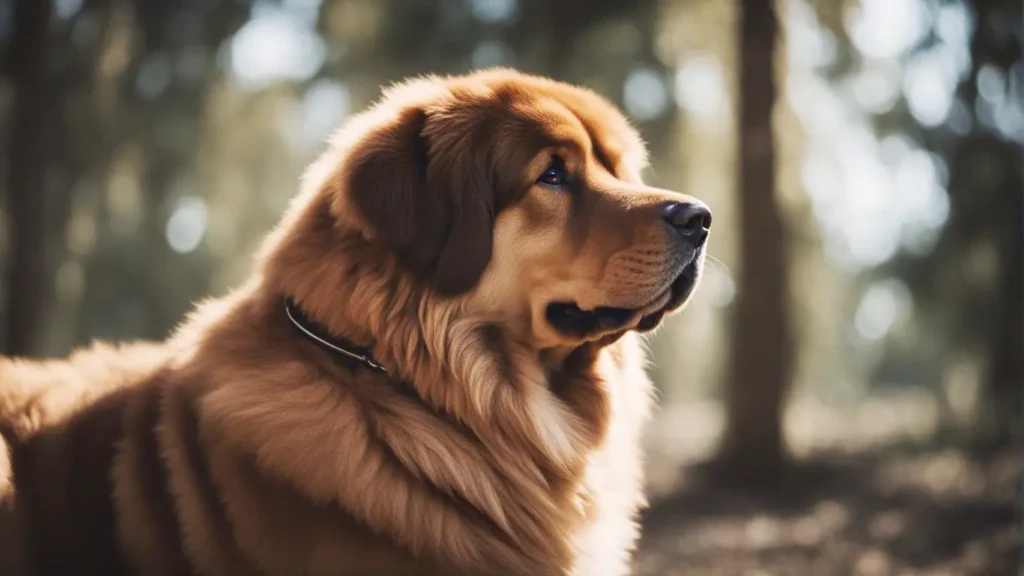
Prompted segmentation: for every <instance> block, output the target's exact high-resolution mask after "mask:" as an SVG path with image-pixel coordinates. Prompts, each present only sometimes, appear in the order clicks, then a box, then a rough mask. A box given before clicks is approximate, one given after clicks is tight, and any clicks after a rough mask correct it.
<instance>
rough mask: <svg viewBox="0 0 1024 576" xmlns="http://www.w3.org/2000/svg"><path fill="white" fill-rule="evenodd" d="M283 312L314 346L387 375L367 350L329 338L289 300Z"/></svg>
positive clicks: (339, 339) (339, 338)
mask: <svg viewBox="0 0 1024 576" xmlns="http://www.w3.org/2000/svg"><path fill="white" fill-rule="evenodd" d="M284 312H285V314H287V315H288V320H290V321H291V323H292V325H294V326H295V328H296V329H298V331H299V333H300V334H302V335H303V336H305V337H306V338H307V339H309V340H312V341H313V343H314V344H316V345H318V346H320V347H321V348H324V349H325V350H327V351H329V352H332V353H333V354H335V355H337V356H341V357H342V358H345V359H346V360H349V361H350V362H356V363H358V364H362V365H363V366H365V367H367V368H369V369H370V370H373V371H374V372H379V373H381V374H387V370H385V369H384V367H383V366H381V365H380V364H378V363H377V362H375V361H374V360H373V356H372V355H371V353H370V350H369V349H368V348H361V347H359V346H356V345H355V344H353V343H352V342H350V341H348V340H346V339H345V338H341V337H337V336H331V335H330V334H328V333H327V330H325V329H324V328H323V327H322V326H319V325H318V324H316V323H315V322H313V321H312V320H310V319H309V318H308V317H306V315H305V314H303V313H302V310H300V309H299V307H298V306H297V305H296V304H295V301H294V300H292V299H291V298H286V299H285V301H284Z"/></svg>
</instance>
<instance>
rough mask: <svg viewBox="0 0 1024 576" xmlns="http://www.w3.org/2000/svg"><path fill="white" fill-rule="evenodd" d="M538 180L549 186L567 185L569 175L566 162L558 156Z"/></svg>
mask: <svg viewBox="0 0 1024 576" xmlns="http://www.w3.org/2000/svg"><path fill="white" fill-rule="evenodd" d="M537 182H540V183H541V184H547V185H548V186H565V185H566V184H568V182H569V175H568V174H567V173H566V172H565V164H563V163H562V161H561V160H560V159H558V158H555V159H554V160H552V161H551V165H550V166H548V169H547V170H545V171H544V173H543V174H541V175H540V178H538V179H537Z"/></svg>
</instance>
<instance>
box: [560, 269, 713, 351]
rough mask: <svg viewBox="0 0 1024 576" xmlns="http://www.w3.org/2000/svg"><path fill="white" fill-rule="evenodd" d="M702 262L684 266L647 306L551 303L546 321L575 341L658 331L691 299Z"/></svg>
mask: <svg viewBox="0 0 1024 576" xmlns="http://www.w3.org/2000/svg"><path fill="white" fill-rule="evenodd" d="M701 260H702V259H700V258H697V259H694V261H693V262H690V263H689V264H687V265H686V266H685V267H683V269H682V271H681V272H680V273H679V275H678V276H676V278H675V280H673V281H672V283H671V284H669V286H668V288H666V289H665V291H664V292H663V293H662V294H661V295H660V296H658V298H656V299H655V300H654V301H653V302H651V303H650V304H648V305H646V306H643V307H640V308H618V307H613V306H599V307H596V308H593V309H591V310H584V309H582V308H580V307H579V306H578V305H577V304H576V303H575V302H552V303H550V304H548V306H547V310H546V316H547V320H548V322H549V323H550V324H551V326H552V327H554V328H555V330H557V331H558V332H559V333H560V334H562V335H563V336H566V337H568V338H572V339H582V340H589V339H593V338H600V337H602V336H604V335H607V334H609V333H622V332H626V331H629V330H636V331H638V332H649V331H651V330H654V329H655V328H657V327H658V325H659V324H661V321H662V319H664V318H665V316H666V315H667V314H669V313H671V312H674V311H675V310H678V309H679V308H680V307H682V305H683V304H685V303H686V301H687V300H688V299H689V297H690V295H691V294H692V293H693V290H694V288H696V286H697V281H698V279H699V277H700V271H701Z"/></svg>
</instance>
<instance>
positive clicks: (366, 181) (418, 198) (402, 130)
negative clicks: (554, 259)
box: [342, 107, 494, 295]
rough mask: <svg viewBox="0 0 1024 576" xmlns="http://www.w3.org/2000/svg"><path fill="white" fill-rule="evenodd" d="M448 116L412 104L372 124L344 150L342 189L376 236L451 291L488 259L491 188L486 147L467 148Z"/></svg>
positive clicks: (468, 281)
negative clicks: (374, 125)
mask: <svg viewBox="0 0 1024 576" xmlns="http://www.w3.org/2000/svg"><path fill="white" fill-rule="evenodd" d="M447 119H448V118H447V117H445V116H444V115H442V114H439V115H437V116H435V117H431V115H430V113H429V112H427V111H426V110H425V109H423V108H418V107H410V108H407V109H405V110H402V111H401V112H399V113H398V114H397V115H396V117H395V118H394V119H393V120H391V121H389V122H387V123H385V124H383V125H381V126H378V127H376V128H375V129H372V130H371V131H370V132H369V133H368V134H366V135H364V136H363V137H362V139H361V140H360V141H359V142H358V143H356V144H355V145H354V146H353V148H352V149H351V150H350V151H349V153H348V158H347V160H346V163H345V165H346V170H345V182H343V187H342V190H343V191H344V192H343V193H345V194H348V195H349V200H350V205H352V206H354V207H355V209H356V210H358V212H359V214H360V216H361V217H362V219H363V220H364V222H365V223H366V224H367V225H368V226H369V228H370V229H371V230H372V231H373V234H374V235H375V237H376V239H377V240H378V241H380V242H382V243H383V244H384V245H386V246H387V247H388V248H390V249H392V250H393V251H395V253H396V254H397V255H398V256H399V258H400V260H401V261H402V262H403V264H404V265H406V266H407V267H409V268H410V269H411V270H412V271H413V272H414V273H416V274H418V275H420V276H421V277H424V278H426V279H428V281H429V282H430V283H431V285H432V286H433V288H434V290H435V291H436V292H438V293H440V294H443V295H455V294H461V293H464V292H466V291H468V290H470V289H472V288H473V286H475V285H476V283H477V281H478V280H479V279H480V275H481V274H482V273H483V271H484V269H485V268H486V267H487V263H488V262H489V261H490V258H491V249H492V237H491V236H492V233H493V226H494V192H493V190H492V189H491V188H492V186H491V184H490V182H489V178H488V176H487V175H488V173H489V170H488V169H487V167H486V154H487V152H486V151H485V150H472V149H469V148H468V146H467V143H466V141H465V138H459V137H458V135H457V134H456V133H454V130H456V129H457V128H458V127H456V126H451V128H452V130H447V128H448V127H447V126H445V123H446V121H447Z"/></svg>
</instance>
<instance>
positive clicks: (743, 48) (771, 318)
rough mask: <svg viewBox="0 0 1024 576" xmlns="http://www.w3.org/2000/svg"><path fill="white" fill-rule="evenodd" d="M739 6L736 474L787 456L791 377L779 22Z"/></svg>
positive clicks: (766, 5) (761, 10)
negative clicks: (777, 133) (786, 403)
mask: <svg viewBox="0 0 1024 576" xmlns="http://www.w3.org/2000/svg"><path fill="white" fill-rule="evenodd" d="M738 8H739V10H740V18H739V21H740V30H739V42H740V51H739V52H740V63H739V64H740V65H739V74H740V79H739V89H740V96H739V100H740V113H739V121H740V124H739V129H740V133H739V143H740V150H739V154H740V161H739V165H740V174H739V222H740V274H739V294H738V301H737V304H736V311H735V314H736V316H735V324H734V335H733V340H732V341H733V350H732V361H731V374H730V379H729V382H728V384H727V386H728V389H727V398H726V401H727V428H726V436H725V439H724V444H723V446H722V452H721V455H720V456H721V458H722V459H723V461H724V463H725V464H726V465H727V466H728V467H729V469H730V470H732V471H733V472H735V473H736V474H738V475H739V476H740V477H741V478H751V477H754V476H755V475H756V476H757V477H758V478H764V477H766V476H770V475H772V474H774V473H776V472H777V471H779V470H780V469H781V466H782V464H783V463H784V461H785V446H784V440H783V436H782V426H781V412H782V407H783V400H784V397H785V392H786V388H787V384H788V381H789V377H790V373H789V372H790V334H789V322H788V310H787V308H788V306H787V299H788V290H787V285H788V282H787V276H788V267H787V258H786V243H785V239H784V234H783V227H782V217H781V214H780V209H779V206H778V203H777V201H776V197H775V153H774V148H775V147H774V136H773V130H772V111H773V109H774V104H775V78H774V76H775V74H774V68H775V67H774V54H775V44H776V36H777V29H778V22H777V20H776V16H775V12H774V2H772V1H769V0H738Z"/></svg>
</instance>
